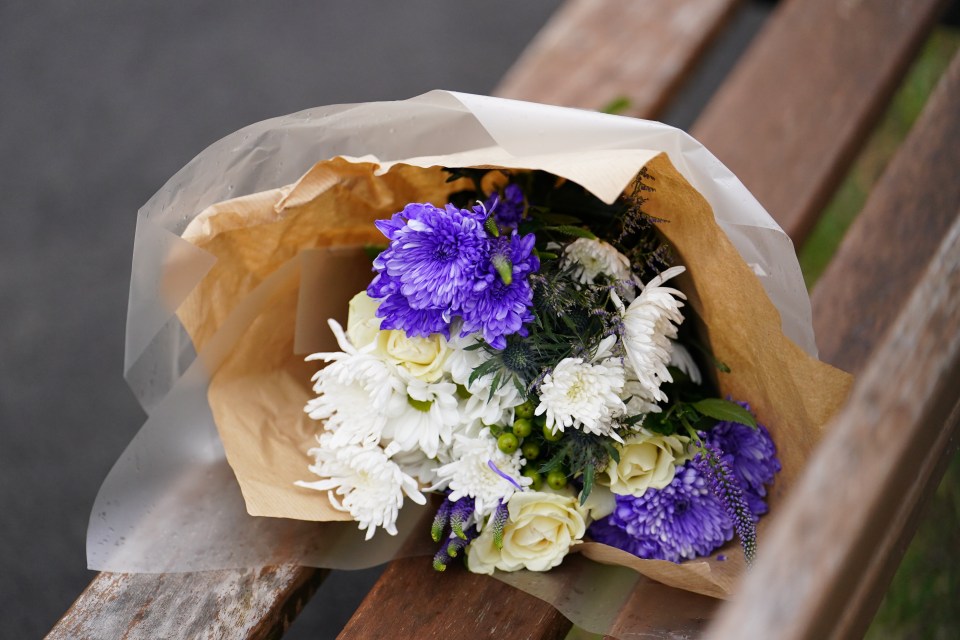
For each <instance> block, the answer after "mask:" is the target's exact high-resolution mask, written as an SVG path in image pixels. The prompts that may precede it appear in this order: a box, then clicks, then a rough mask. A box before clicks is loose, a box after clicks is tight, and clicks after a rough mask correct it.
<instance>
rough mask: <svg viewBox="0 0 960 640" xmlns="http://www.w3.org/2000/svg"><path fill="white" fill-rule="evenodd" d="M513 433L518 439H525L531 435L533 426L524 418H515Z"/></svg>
mask: <svg viewBox="0 0 960 640" xmlns="http://www.w3.org/2000/svg"><path fill="white" fill-rule="evenodd" d="M513 433H514V435H516V436H517V437H518V438H526V437H527V436H528V435H530V434H531V433H533V425H532V424H530V421H529V420H527V419H525V418H517V419H516V420H515V421H514V422H513Z"/></svg>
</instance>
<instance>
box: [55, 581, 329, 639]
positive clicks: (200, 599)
mask: <svg viewBox="0 0 960 640" xmlns="http://www.w3.org/2000/svg"><path fill="white" fill-rule="evenodd" d="M327 573H328V571H325V570H319V569H308V568H303V567H292V566H282V567H265V568H262V569H246V570H238V571H204V572H198V573H170V574H128V573H101V574H99V575H98V576H97V577H96V578H94V580H93V581H92V582H91V583H90V585H89V586H88V587H87V588H86V589H85V590H84V592H83V593H82V594H80V597H79V598H77V601H76V602H75V603H74V605H73V606H72V607H71V608H70V610H69V611H67V613H66V614H64V616H63V618H61V619H60V621H59V622H58V623H57V624H56V626H54V628H53V629H52V630H51V631H50V633H49V635H48V636H47V638H48V640H102V639H104V638H125V639H127V640H155V639H156V638H224V639H227V638H230V639H233V638H246V639H248V640H265V639H267V638H278V637H280V635H281V634H282V633H283V632H284V631H285V630H286V629H287V627H289V626H290V623H291V622H292V621H293V619H294V618H295V617H296V615H297V614H298V613H299V612H300V610H301V609H303V606H304V605H305V604H306V603H307V601H308V600H309V599H310V596H312V595H313V593H314V592H315V591H316V590H317V587H318V586H319V585H320V583H321V582H322V581H323V578H324V577H325V576H326V575H327Z"/></svg>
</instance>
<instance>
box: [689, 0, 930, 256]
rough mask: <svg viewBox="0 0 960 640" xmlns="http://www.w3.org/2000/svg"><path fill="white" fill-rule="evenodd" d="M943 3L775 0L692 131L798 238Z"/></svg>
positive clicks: (810, 223) (799, 240)
mask: <svg viewBox="0 0 960 640" xmlns="http://www.w3.org/2000/svg"><path fill="white" fill-rule="evenodd" d="M945 4H946V3H945V2H944V1H943V0H913V1H911V2H903V1H902V0H855V1H854V0H784V1H783V2H781V3H780V4H779V5H777V8H776V9H775V10H774V13H773V15H772V16H771V17H770V18H769V20H768V21H767V23H766V24H765V25H764V28H763V29H762V30H761V32H760V33H759V34H758V35H757V37H756V38H755V39H754V41H753V43H752V44H751V46H750V48H749V50H748V51H747V53H746V54H745V55H744V56H743V58H742V59H741V60H740V62H739V63H738V64H737V66H736V68H735V69H734V70H733V72H732V73H731V74H730V76H729V77H728V78H727V79H726V80H724V82H723V84H722V85H721V87H720V89H719V90H718V91H717V94H716V95H715V96H714V97H713V98H712V99H711V100H710V103H709V105H707V108H706V109H705V111H704V113H703V114H702V115H701V116H700V118H699V119H698V120H697V123H696V125H695V126H694V128H693V131H692V133H693V136H694V137H695V138H697V139H698V140H700V141H701V142H702V143H703V144H704V145H706V147H707V148H708V149H710V150H711V151H712V152H713V153H714V154H715V155H716V156H717V157H718V158H720V161H721V162H723V163H724V164H726V165H727V166H728V167H729V168H730V169H731V170H732V171H733V172H734V173H735V174H736V175H737V177H739V178H740V180H741V181H743V183H744V184H745V185H746V186H747V188H748V189H750V190H751V191H752V192H753V194H754V195H755V196H756V197H757V199H758V200H759V201H760V203H761V204H763V205H764V206H765V207H766V209H767V211H769V212H770V214H771V215H772V216H773V217H774V218H775V219H776V220H777V221H778V222H779V223H780V226H782V227H783V228H784V230H785V231H786V232H787V233H788V234H789V235H790V237H792V238H793V240H794V242H795V243H797V244H800V243H802V241H803V240H804V239H805V237H806V235H807V234H808V233H809V231H810V229H811V228H812V227H813V225H814V223H815V222H816V220H817V218H818V217H819V215H820V212H821V210H822V209H823V207H824V205H825V204H826V203H827V201H828V199H829V198H830V196H831V195H832V194H833V192H834V190H835V189H836V187H837V185H839V183H840V181H841V180H842V179H843V177H844V176H845V175H846V170H847V167H848V166H849V165H850V163H851V162H852V160H853V158H854V157H855V155H856V153H857V151H858V150H859V149H860V147H861V145H862V143H863V141H864V139H865V138H866V136H867V134H869V132H870V131H871V130H872V128H873V126H874V125H875V123H876V121H877V119H878V118H879V116H880V115H881V114H882V112H883V109H884V108H885V106H886V105H887V103H888V102H889V99H890V96H891V95H892V94H893V92H894V90H895V89H896V87H897V86H898V85H899V83H900V80H901V78H902V77H903V75H904V73H905V72H906V70H907V68H908V66H909V64H910V62H911V61H912V60H913V58H914V56H915V55H916V53H917V51H918V50H919V47H920V45H921V44H922V43H923V41H924V39H925V38H926V36H927V34H928V33H929V32H930V29H931V28H932V26H933V24H934V21H935V20H936V18H937V16H938V15H939V13H940V10H941V9H942V8H943V6H945Z"/></svg>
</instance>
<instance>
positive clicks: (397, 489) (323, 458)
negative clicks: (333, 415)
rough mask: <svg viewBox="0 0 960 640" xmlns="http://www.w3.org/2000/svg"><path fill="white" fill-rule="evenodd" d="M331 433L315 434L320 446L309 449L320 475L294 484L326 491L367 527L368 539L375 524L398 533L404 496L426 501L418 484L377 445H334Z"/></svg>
mask: <svg viewBox="0 0 960 640" xmlns="http://www.w3.org/2000/svg"><path fill="white" fill-rule="evenodd" d="M330 435H331V434H323V435H322V436H320V437H319V438H317V440H318V442H319V443H320V446H319V447H317V448H314V449H310V451H309V452H308V453H309V454H310V455H312V456H314V461H315V462H314V464H312V465H310V467H309V469H310V471H312V472H313V473H315V474H317V475H318V476H320V477H321V478H323V479H322V480H317V481H315V482H304V481H297V482H296V485H297V486H300V487H306V488H307V489H316V490H317V491H326V492H327V496H328V497H329V498H330V503H331V504H332V505H333V507H334V508H335V509H338V510H340V511H345V512H347V513H349V514H350V517H351V518H353V519H354V520H355V521H357V522H358V523H359V524H360V528H361V529H364V530H366V532H367V536H366V539H367V540H369V539H370V538H372V537H373V534H374V533H376V528H377V527H381V528H383V529H384V530H385V531H386V532H387V533H389V534H390V535H392V536H395V535H397V514H398V513H399V511H400V508H401V507H402V506H403V496H404V495H406V496H407V497H408V498H410V499H411V500H413V501H414V502H416V503H417V504H425V503H426V501H427V500H426V498H425V497H424V496H423V494H422V493H420V490H419V489H418V488H417V481H416V480H414V479H413V478H411V477H410V476H409V475H407V474H405V473H404V472H403V471H402V470H401V469H400V467H399V466H398V465H397V464H396V463H395V462H393V461H391V460H390V459H389V458H387V456H386V455H385V454H384V452H383V450H382V449H381V448H380V447H377V446H365V447H361V446H347V447H335V446H333V445H332V444H331V441H330V437H329V436H330Z"/></svg>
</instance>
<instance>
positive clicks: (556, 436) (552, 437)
mask: <svg viewBox="0 0 960 640" xmlns="http://www.w3.org/2000/svg"><path fill="white" fill-rule="evenodd" d="M543 437H544V438H545V439H546V441H547V442H559V441H560V438H562V437H563V431H560V430H559V429H557V432H556V433H554V432H553V431H552V430H551V429H550V427H548V426H547V425H546V424H544V425H543Z"/></svg>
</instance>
